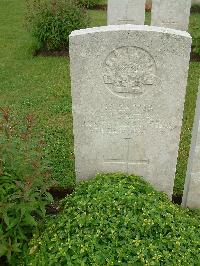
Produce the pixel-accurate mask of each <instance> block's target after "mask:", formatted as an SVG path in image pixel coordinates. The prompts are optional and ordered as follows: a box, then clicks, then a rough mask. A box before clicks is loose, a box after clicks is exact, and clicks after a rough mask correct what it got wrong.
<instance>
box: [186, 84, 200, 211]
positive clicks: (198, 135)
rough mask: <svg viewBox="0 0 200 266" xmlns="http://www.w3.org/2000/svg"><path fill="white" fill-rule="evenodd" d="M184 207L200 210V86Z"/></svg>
mask: <svg viewBox="0 0 200 266" xmlns="http://www.w3.org/2000/svg"><path fill="white" fill-rule="evenodd" d="M183 206H184V207H189V208H200V85H199V92H198V97H197V105H196V113H195V119H194V125H193V131H192V142H191V147H190V156H189V161H188V168H187V174H186V182H185V189H184V193H183Z"/></svg>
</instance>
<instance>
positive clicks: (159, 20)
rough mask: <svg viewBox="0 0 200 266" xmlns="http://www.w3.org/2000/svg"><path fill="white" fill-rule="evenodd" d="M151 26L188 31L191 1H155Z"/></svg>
mask: <svg viewBox="0 0 200 266" xmlns="http://www.w3.org/2000/svg"><path fill="white" fill-rule="evenodd" d="M152 2H153V5H152V15H151V25H153V26H159V27H166V28H172V29H177V30H184V31H187V30H188V24H189V17H190V8H191V0H153V1H152Z"/></svg>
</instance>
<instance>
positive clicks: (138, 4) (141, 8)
mask: <svg viewBox="0 0 200 266" xmlns="http://www.w3.org/2000/svg"><path fill="white" fill-rule="evenodd" d="M107 14H108V25H119V24H139V25H143V24H144V21H145V0H108V13H107Z"/></svg>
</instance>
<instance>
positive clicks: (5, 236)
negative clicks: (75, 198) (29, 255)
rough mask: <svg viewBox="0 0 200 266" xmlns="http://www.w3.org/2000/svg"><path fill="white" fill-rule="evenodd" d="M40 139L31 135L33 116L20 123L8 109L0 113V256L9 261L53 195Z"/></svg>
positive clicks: (42, 142) (21, 245) (21, 247)
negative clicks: (48, 190) (49, 188)
mask: <svg viewBox="0 0 200 266" xmlns="http://www.w3.org/2000/svg"><path fill="white" fill-rule="evenodd" d="M43 146H44V141H43V139H42V138H41V139H39V140H36V139H35V138H34V135H33V116H32V115H28V116H26V118H25V121H24V124H23V125H22V126H21V125H20V124H19V122H18V121H17V120H15V119H14V118H13V119H12V116H11V114H10V112H9V111H8V110H2V112H1V117H0V257H1V256H6V257H7V260H8V261H9V262H10V261H11V259H12V260H13V257H15V255H16V253H18V252H22V249H24V248H25V246H23V244H24V243H25V242H26V241H27V238H28V237H30V236H31V232H32V229H33V228H35V227H37V225H38V220H39V218H44V216H45V206H46V204H47V203H50V202H51V201H52V200H53V199H52V197H51V195H50V194H49V193H48V192H47V188H48V187H50V185H52V183H53V182H52V180H51V178H50V176H49V169H48V168H47V166H46V163H45V162H44V160H43V155H44V154H43Z"/></svg>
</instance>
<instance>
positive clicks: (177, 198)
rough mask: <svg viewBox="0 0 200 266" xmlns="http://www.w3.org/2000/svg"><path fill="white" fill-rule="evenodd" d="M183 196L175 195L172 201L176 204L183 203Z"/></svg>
mask: <svg viewBox="0 0 200 266" xmlns="http://www.w3.org/2000/svg"><path fill="white" fill-rule="evenodd" d="M182 197H183V195H173V196H172V202H173V203H175V204H178V205H181V203H182Z"/></svg>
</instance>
